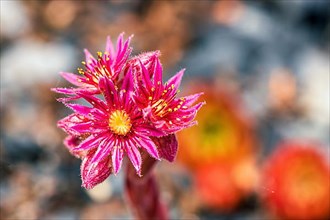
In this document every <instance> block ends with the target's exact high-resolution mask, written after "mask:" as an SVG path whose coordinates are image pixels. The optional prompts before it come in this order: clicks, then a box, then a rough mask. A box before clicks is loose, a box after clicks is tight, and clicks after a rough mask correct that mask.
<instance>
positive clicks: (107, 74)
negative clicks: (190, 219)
mask: <svg viewBox="0 0 330 220" xmlns="http://www.w3.org/2000/svg"><path fill="white" fill-rule="evenodd" d="M130 39H131V38H129V39H128V40H126V41H125V42H124V41H123V34H121V35H120V36H119V38H118V41H117V48H116V50H115V49H114V48H113V45H112V42H111V40H110V38H108V39H107V46H106V50H105V53H104V54H102V53H98V58H97V59H95V58H94V57H93V56H92V55H91V54H90V53H89V52H88V51H87V50H85V54H86V62H85V63H84V65H85V70H82V69H79V72H80V73H81V74H82V75H83V76H79V75H76V74H72V73H61V75H62V76H63V77H64V78H65V79H66V80H68V81H69V82H70V83H72V84H73V85H75V86H76V87H75V88H55V89H53V91H55V92H57V93H62V94H66V95H68V97H66V98H60V99H59V101H61V102H63V103H64V104H65V105H66V106H67V107H69V108H71V109H72V110H73V111H74V113H72V114H71V115H69V116H67V117H65V118H63V119H61V120H60V121H59V122H58V126H59V127H60V128H62V129H63V130H64V131H65V132H66V133H67V134H68V136H67V137H66V139H65V140H64V144H65V146H66V147H67V148H68V150H69V152H70V153H71V154H73V155H74V156H76V157H78V158H80V159H82V165H81V178H82V182H83V183H82V185H83V187H85V188H87V189H90V188H93V187H94V186H95V185H97V184H98V183H100V182H102V181H104V180H105V179H106V178H107V177H108V176H109V175H110V174H112V173H114V174H117V173H118V172H119V170H120V167H121V165H122V161H123V158H124V156H125V155H127V157H128V158H129V160H130V161H131V163H132V165H133V167H134V169H135V171H136V172H137V174H138V175H139V176H141V174H146V173H148V172H149V171H150V169H151V167H152V164H154V162H155V160H160V159H161V158H164V159H166V160H168V161H171V162H172V161H173V160H174V159H175V157H176V154H177V149H178V142H177V140H176V137H175V132H177V131H179V130H181V129H183V128H186V127H189V126H192V125H194V124H196V121H194V118H195V116H196V113H197V111H198V110H199V109H200V108H201V106H202V105H203V104H204V102H201V103H198V104H196V105H193V104H194V103H195V102H196V101H197V99H198V97H199V96H200V95H201V94H195V95H191V96H186V97H183V98H177V97H176V95H177V93H178V87H179V85H180V82H181V78H182V75H183V71H180V72H179V73H178V74H177V75H176V76H174V77H173V78H171V79H170V80H169V81H168V83H166V84H165V85H163V83H162V68H161V64H160V61H159V56H160V52H159V51H153V52H147V53H142V54H140V55H138V56H135V57H129V55H130V53H131V48H129V43H130ZM119 88H121V89H119ZM76 99H83V100H85V101H87V102H88V103H89V104H90V106H85V105H81V104H76V103H71V101H73V100H76ZM142 151H146V152H142ZM142 153H143V156H144V157H146V156H147V157H148V159H149V160H143V161H144V162H145V164H146V165H145V167H143V168H142V156H141V154H142ZM148 161H149V162H148Z"/></svg>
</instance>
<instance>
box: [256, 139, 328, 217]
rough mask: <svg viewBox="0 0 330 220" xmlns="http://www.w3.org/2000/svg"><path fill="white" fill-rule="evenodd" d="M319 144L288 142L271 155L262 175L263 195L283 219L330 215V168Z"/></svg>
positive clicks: (266, 201)
mask: <svg viewBox="0 0 330 220" xmlns="http://www.w3.org/2000/svg"><path fill="white" fill-rule="evenodd" d="M318 147H319V146H318V145H316V144H313V143H301V142H297V141H286V142H284V143H282V144H280V146H278V149H277V150H276V151H275V152H274V153H273V155H271V157H270V158H269V160H268V161H267V163H266V164H265V167H264V170H263V176H262V182H261V184H260V186H261V195H262V199H263V200H264V201H265V204H266V206H267V207H268V208H269V210H270V211H271V212H272V213H273V214H274V215H275V216H277V217H280V218H281V219H306V220H307V219H328V218H329V217H330V169H329V160H328V159H329V158H325V157H324V155H323V154H322V152H321V150H320V148H319V149H318Z"/></svg>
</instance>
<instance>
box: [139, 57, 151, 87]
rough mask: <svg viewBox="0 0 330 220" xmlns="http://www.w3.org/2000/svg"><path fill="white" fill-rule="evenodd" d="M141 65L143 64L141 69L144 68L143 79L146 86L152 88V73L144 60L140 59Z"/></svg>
mask: <svg viewBox="0 0 330 220" xmlns="http://www.w3.org/2000/svg"><path fill="white" fill-rule="evenodd" d="M140 65H141V69H142V77H143V81H144V83H145V86H146V87H147V89H148V90H150V89H151V87H152V84H151V80H150V75H149V72H148V70H147V69H146V68H145V66H144V65H143V64H142V62H141V61H140Z"/></svg>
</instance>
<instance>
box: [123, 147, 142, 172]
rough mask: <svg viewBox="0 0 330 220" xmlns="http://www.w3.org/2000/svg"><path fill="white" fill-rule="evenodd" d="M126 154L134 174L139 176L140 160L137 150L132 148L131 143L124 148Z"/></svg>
mask: <svg viewBox="0 0 330 220" xmlns="http://www.w3.org/2000/svg"><path fill="white" fill-rule="evenodd" d="M126 153H127V156H128V158H129V159H130V161H131V162H132V164H133V166H134V168H135V170H136V172H137V173H138V174H139V175H140V172H141V164H142V159H141V154H140V152H139V150H138V149H137V148H136V147H135V146H134V144H132V142H130V143H129V144H127V146H126Z"/></svg>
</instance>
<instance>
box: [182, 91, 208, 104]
mask: <svg viewBox="0 0 330 220" xmlns="http://www.w3.org/2000/svg"><path fill="white" fill-rule="evenodd" d="M203 94H204V93H203V92H201V93H197V94H193V95H189V96H185V97H183V98H184V99H185V102H184V105H185V106H187V107H188V106H191V105H192V104H194V103H195V102H196V101H197V100H198V98H199V97H200V96H201V95H203Z"/></svg>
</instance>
